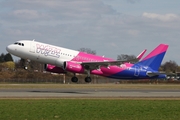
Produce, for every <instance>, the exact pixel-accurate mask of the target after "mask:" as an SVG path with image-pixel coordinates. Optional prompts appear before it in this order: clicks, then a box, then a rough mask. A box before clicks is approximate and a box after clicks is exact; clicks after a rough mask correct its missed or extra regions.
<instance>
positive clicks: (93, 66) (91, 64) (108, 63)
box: [80, 49, 147, 70]
mask: <svg viewBox="0 0 180 120" xmlns="http://www.w3.org/2000/svg"><path fill="white" fill-rule="evenodd" d="M146 51H147V50H146V49H145V50H143V51H142V52H141V53H140V54H139V55H138V56H137V57H136V58H135V59H131V60H116V61H101V62H82V63H80V64H81V65H83V66H84V67H85V68H86V69H91V70H93V69H98V68H99V67H100V66H104V67H108V66H111V65H121V64H123V63H125V62H134V61H136V62H137V61H139V60H140V59H141V58H142V57H143V55H144V54H145V52H146Z"/></svg>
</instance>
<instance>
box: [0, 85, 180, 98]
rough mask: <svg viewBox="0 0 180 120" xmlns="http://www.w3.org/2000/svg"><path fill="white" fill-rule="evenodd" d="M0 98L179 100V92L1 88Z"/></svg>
mask: <svg viewBox="0 0 180 120" xmlns="http://www.w3.org/2000/svg"><path fill="white" fill-rule="evenodd" d="M0 98H1V99H2V98H180V90H172V89H170V90H167V89H165V90H163V89H161V90H152V89H138V90H137V89H108V88H106V89H93V88H87V89H86V88H72V89H71V88H19V89H9V88H7V89H4V88H3V89H0Z"/></svg>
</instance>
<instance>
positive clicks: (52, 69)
mask: <svg viewBox="0 0 180 120" xmlns="http://www.w3.org/2000/svg"><path fill="white" fill-rule="evenodd" d="M44 69H45V70H46V71H48V72H53V73H66V71H65V70H63V68H60V67H57V66H54V65H51V64H45V65H44Z"/></svg>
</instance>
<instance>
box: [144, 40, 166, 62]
mask: <svg viewBox="0 0 180 120" xmlns="http://www.w3.org/2000/svg"><path fill="white" fill-rule="evenodd" d="M167 48H168V45H166V44H160V45H159V46H158V47H156V48H155V49H154V50H153V51H152V52H151V53H150V54H148V55H147V56H146V57H145V58H144V59H143V60H147V59H149V58H152V57H154V56H156V55H158V54H161V53H163V52H166V50H167ZM143 60H142V61H143Z"/></svg>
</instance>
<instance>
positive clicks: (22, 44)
mask: <svg viewBox="0 0 180 120" xmlns="http://www.w3.org/2000/svg"><path fill="white" fill-rule="evenodd" d="M14 44H15V45H20V46H24V43H20V42H15V43H14Z"/></svg>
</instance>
